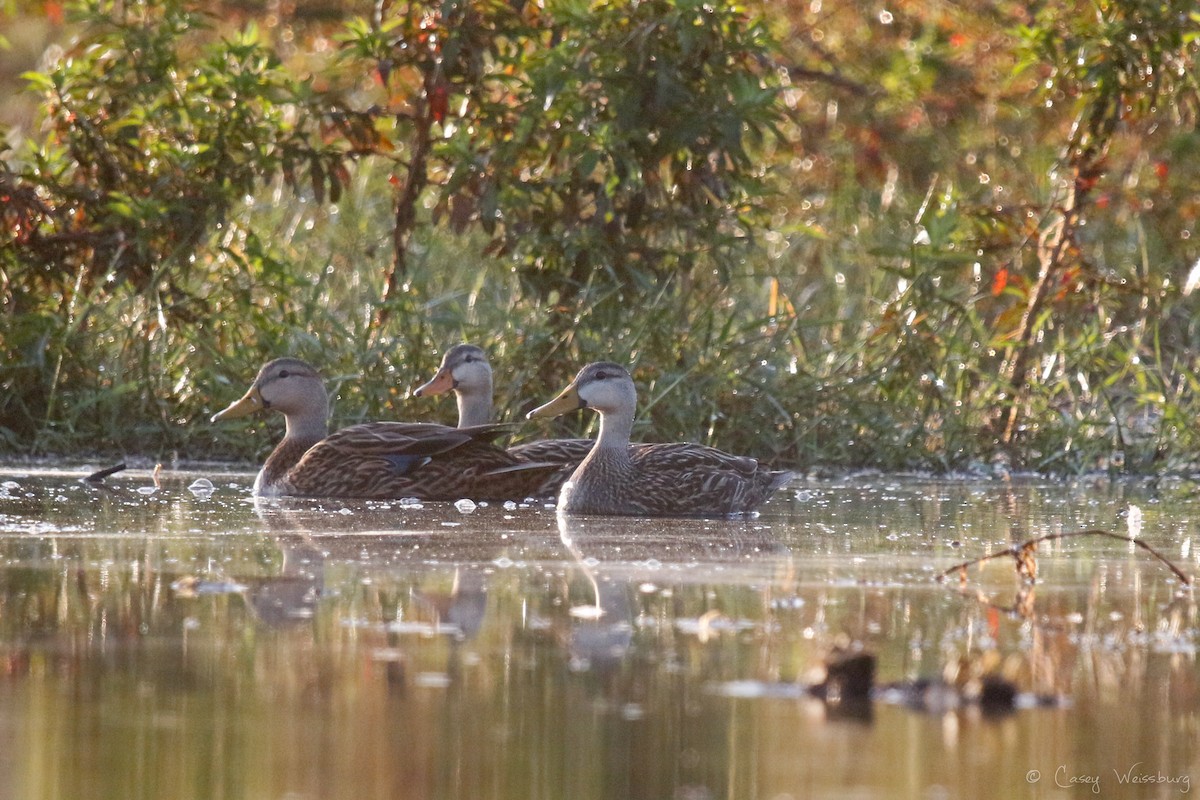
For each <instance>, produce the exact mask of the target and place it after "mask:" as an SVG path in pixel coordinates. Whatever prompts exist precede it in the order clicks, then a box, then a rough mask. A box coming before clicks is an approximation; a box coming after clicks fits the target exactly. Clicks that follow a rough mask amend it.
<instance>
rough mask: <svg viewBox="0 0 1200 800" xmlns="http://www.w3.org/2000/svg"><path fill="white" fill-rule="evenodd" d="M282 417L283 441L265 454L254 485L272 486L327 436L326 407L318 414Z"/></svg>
mask: <svg viewBox="0 0 1200 800" xmlns="http://www.w3.org/2000/svg"><path fill="white" fill-rule="evenodd" d="M285 419H286V423H287V428H286V429H285V431H284V434H283V441H281V442H280V443H279V444H277V445H276V446H275V449H274V450H272V451H271V455H269V456H267V461H266V463H264V464H263V468H262V472H260V473H259V476H258V481H257V484H259V485H261V486H262V487H270V486H274V485H275V484H277V483H279V482H280V481H281V480H283V478H284V477H285V476H286V475H287V473H288V470H290V469H291V468H292V467H294V466H296V463H297V462H298V461H299V460H300V459H301V458H302V457H303V456H304V454H305V453H307V452H308V449H309V448H310V447H312V446H313V445H314V444H316V443H317V442H319V441H321V440H322V439H324V438H325V437H326V436H327V435H329V426H328V424H327V423H326V421H325V408H322V409H321V413H320V414H316V413H313V414H303V415H300V414H289V415H288V416H287V417H286V418H285Z"/></svg>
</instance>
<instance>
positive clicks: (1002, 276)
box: [992, 267, 1008, 297]
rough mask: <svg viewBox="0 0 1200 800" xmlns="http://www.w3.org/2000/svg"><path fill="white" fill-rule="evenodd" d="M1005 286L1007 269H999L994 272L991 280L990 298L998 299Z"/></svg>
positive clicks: (1006, 284) (1006, 283)
mask: <svg viewBox="0 0 1200 800" xmlns="http://www.w3.org/2000/svg"><path fill="white" fill-rule="evenodd" d="M1006 286H1008V267H1001V268H1000V269H998V270H997V271H996V277H994V278H992V297H999V296H1000V293H1001V292H1003V291H1004V287H1006Z"/></svg>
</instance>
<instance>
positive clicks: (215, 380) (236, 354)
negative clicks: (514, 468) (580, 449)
mask: <svg viewBox="0 0 1200 800" xmlns="http://www.w3.org/2000/svg"><path fill="white" fill-rule="evenodd" d="M201 5H203V6H204V8H205V9H206V11H200V10H199V7H200V6H201ZM9 6H10V7H5V6H4V5H3V4H0V13H4V16H3V17H0V18H3V19H5V22H4V23H3V27H2V28H0V35H3V36H4V37H5V39H6V43H7V47H8V49H7V50H6V51H0V52H2V53H3V54H4V60H3V61H2V62H0V68H3V69H5V70H7V73H6V74H5V75H3V76H0V80H3V81H7V82H8V83H7V84H5V85H12V83H13V81H14V80H15V78H14V76H15V75H16V74H19V73H20V72H22V71H23V70H29V72H28V73H27V74H26V75H25V76H24V78H23V83H24V85H25V86H26V87H27V88H26V89H25V90H24V94H23V95H22V96H23V98H24V99H25V103H24V104H20V103H13V104H11V105H10V106H8V107H6V109H5V110H4V111H3V112H2V113H4V114H5V115H6V116H5V118H4V120H3V121H4V123H5V124H6V126H7V131H6V132H7V142H8V147H7V149H6V150H5V151H4V152H3V153H2V154H0V155H2V158H0V217H2V219H3V226H2V227H0V302H2V304H3V306H2V311H0V453H8V454H10V455H17V454H34V455H46V454H82V453H87V454H92V453H126V454H144V455H150V456H153V457H156V458H157V457H166V456H169V455H170V454H172V453H176V454H178V455H179V456H181V457H185V458H200V457H213V456H219V457H229V458H235V457H239V458H252V457H256V456H258V455H261V452H262V451H263V449H264V448H266V447H268V446H269V444H270V440H271V438H272V437H271V436H267V435H259V436H246V435H245V430H244V429H242V428H238V427H237V426H234V427H233V429H217V428H214V427H212V426H210V425H208V423H207V422H206V419H207V416H208V415H209V414H211V412H212V411H214V410H215V409H217V408H219V407H222V406H223V405H225V404H226V403H227V402H228V401H230V400H231V399H232V398H233V397H234V396H236V395H237V394H238V393H240V391H242V389H243V388H244V385H245V384H246V383H247V382H248V381H249V380H250V378H251V377H252V376H253V374H254V372H255V370H256V369H257V367H258V365H259V364H260V363H261V362H262V361H263V360H265V359H267V358H269V357H272V356H275V355H280V354H284V353H291V354H295V355H299V356H302V357H304V358H307V359H309V360H311V361H313V362H314V363H316V364H318V365H319V366H321V367H322V369H323V370H324V371H325V372H326V374H327V376H328V378H329V379H330V385H331V389H332V390H333V391H335V392H336V393H337V402H336V404H335V411H334V414H335V424H345V423H350V422H353V421H357V420H361V419H366V418H396V417H401V418H407V419H415V418H436V419H443V420H448V419H451V418H452V409H451V408H450V404H449V403H440V404H435V403H426V402H423V401H416V400H412V399H409V398H408V397H407V390H408V388H409V387H410V386H412V385H413V384H414V383H416V382H418V381H421V380H423V379H425V378H427V377H428V375H429V374H430V373H431V371H432V369H433V368H434V367H435V365H436V362H437V360H438V358H439V353H440V351H441V350H442V349H444V348H445V347H447V346H449V345H450V344H452V343H454V342H457V341H460V340H470V341H475V342H478V343H480V344H483V345H485V346H486V347H488V348H489V350H490V351H491V352H492V354H493V359H494V364H495V366H496V368H497V373H498V380H497V401H498V406H499V408H501V409H502V413H503V415H504V416H506V417H508V418H515V417H516V416H517V413H518V412H519V411H521V410H523V409H525V408H528V407H529V406H531V405H532V404H534V403H537V402H540V401H542V400H544V399H545V398H547V397H549V396H550V395H551V394H552V393H553V392H555V391H557V390H558V389H559V388H560V387H561V386H562V385H563V384H564V383H565V382H566V380H567V379H568V378H569V377H570V376H571V375H572V374H573V373H574V371H575V369H576V368H577V367H578V365H580V364H581V363H582V362H585V361H588V360H592V359H596V358H611V359H614V360H618V361H626V362H629V363H632V364H633V365H634V367H635V377H636V378H637V380H638V382H639V388H640V390H641V405H642V409H643V412H642V419H641V423H640V426H641V427H640V429H639V434H640V435H641V436H642V437H643V438H645V439H649V440H670V439H692V440H699V441H705V442H709V443H712V444H716V445H717V446H720V447H724V448H726V449H730V450H735V451H739V452H747V453H752V454H755V455H758V456H760V457H766V458H769V459H772V460H774V461H776V462H778V463H783V464H789V465H795V466H800V467H814V466H830V467H838V468H841V467H864V466H874V467H879V468H885V469H933V470H958V469H975V470H996V469H999V470H1004V469H1010V468H1022V469H1037V470H1046V471H1056V472H1058V471H1062V472H1076V471H1086V470H1092V469H1098V468H1099V469H1109V470H1126V471H1137V472H1147V471H1166V470H1186V469H1190V468H1192V465H1193V462H1194V460H1195V458H1194V454H1195V453H1196V452H1197V445H1198V444H1200V443H1198V442H1197V434H1196V424H1195V419H1196V415H1197V411H1198V405H1200V404H1198V402H1197V399H1196V398H1197V393H1196V389H1197V366H1198V364H1197V355H1196V354H1197V353H1198V352H1200V349H1198V347H1197V345H1198V344H1200V342H1198V341H1197V338H1198V336H1200V331H1198V330H1197V322H1196V320H1197V317H1196V313H1195V306H1196V303H1197V299H1196V297H1195V296H1194V294H1193V292H1192V289H1193V288H1195V286H1194V285H1195V283H1196V282H1197V281H1198V280H1200V248H1198V246H1197V236H1196V220H1197V215H1198V214H1200V180H1198V179H1200V175H1198V172H1200V161H1198V160H1197V159H1195V158H1194V157H1192V154H1193V153H1195V152H1197V150H1198V146H1200V135H1198V132H1197V126H1196V123H1197V116H1198V114H1200V85H1198V83H1197V69H1196V56H1197V50H1198V49H1200V40H1198V37H1200V14H1198V12H1196V11H1195V8H1194V3H1191V2H1184V1H1183V0H1161V1H1159V2H1152V1H1151V0H1118V1H1111V2H1110V1H1108V0H1092V2H1065V1H1060V2H1053V3H1048V4H1043V5H1041V6H1038V7H1037V8H1034V9H1032V10H1031V9H1029V8H1028V6H1027V4H1021V3H1015V2H1007V1H1006V0H995V1H994V2H990V3H978V4H966V5H950V4H938V3H933V4H930V3H917V2H907V1H903V0H902V1H901V2H895V3H888V4H843V3H838V4H824V3H822V2H821V0H809V1H808V2H804V3H800V2H787V3H757V2H748V3H746V4H715V5H707V6H706V5H704V4H702V3H699V2H693V1H692V0H642V2H630V1H628V0H608V1H607V2H605V1H601V0H596V1H595V2H580V1H574V2H572V1H569V0H555V1H554V2H546V3H544V4H542V3H528V2H500V0H483V1H482V2H480V1H479V0H477V1H476V2H472V3H461V2H451V1H450V0H446V1H445V2H429V1H426V2H410V3H401V2H386V1H385V2H379V3H372V2H366V1H365V0H342V1H341V2H337V0H323V1H321V0H308V1H307V2H296V3H292V4H282V5H281V4H277V3H266V2H257V1H256V0H238V2H226V3H223V4H196V5H195V7H193V6H192V5H190V4H188V3H185V2H183V0H121V1H114V0H82V2H77V3H74V4H70V5H68V6H67V7H64V6H63V5H61V4H59V3H57V2H43V3H40V4H34V6H33V7H24V6H23V7H21V8H16V7H11V6H12V4H9ZM18 12H20V13H18ZM35 45H36V46H35ZM22 59H24V60H25V62H30V61H32V62H33V63H24V64H22V63H21V62H22ZM264 424H268V425H276V424H277V421H276V422H275V423H270V422H268V423H264ZM562 424H563V425H564V426H565V427H575V428H576V429H582V428H583V427H584V426H586V425H587V424H589V420H586V419H582V418H581V419H576V420H566V421H564V422H563V423H562ZM543 432H544V431H543V429H540V428H537V429H532V428H531V429H527V430H525V431H524V432H523V434H522V435H527V436H536V435H540V434H542V433H543Z"/></svg>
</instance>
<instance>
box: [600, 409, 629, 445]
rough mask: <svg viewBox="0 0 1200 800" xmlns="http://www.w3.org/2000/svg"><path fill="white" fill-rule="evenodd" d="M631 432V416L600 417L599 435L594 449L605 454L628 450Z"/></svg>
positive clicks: (622, 414)
mask: <svg viewBox="0 0 1200 800" xmlns="http://www.w3.org/2000/svg"><path fill="white" fill-rule="evenodd" d="M632 432H633V414H626V413H612V414H601V415H600V433H599V434H598V435H597V436H596V446H595V447H596V449H597V450H603V451H605V452H606V453H612V452H621V453H627V452H628V450H629V436H630V434H631V433H632Z"/></svg>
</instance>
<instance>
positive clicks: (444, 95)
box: [429, 84, 450, 122]
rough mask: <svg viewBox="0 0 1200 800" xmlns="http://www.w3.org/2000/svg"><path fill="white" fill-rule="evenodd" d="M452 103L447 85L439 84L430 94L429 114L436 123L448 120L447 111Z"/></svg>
mask: <svg viewBox="0 0 1200 800" xmlns="http://www.w3.org/2000/svg"><path fill="white" fill-rule="evenodd" d="M449 103H450V92H449V91H448V90H447V89H446V86H445V84H439V85H438V86H435V87H434V88H433V91H432V92H430V93H429V114H430V116H432V117H433V121H434V122H441V121H442V120H444V119H446V109H447V107H448V106H449Z"/></svg>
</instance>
